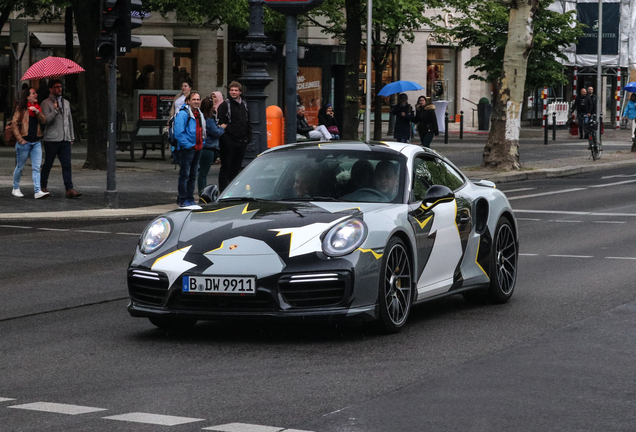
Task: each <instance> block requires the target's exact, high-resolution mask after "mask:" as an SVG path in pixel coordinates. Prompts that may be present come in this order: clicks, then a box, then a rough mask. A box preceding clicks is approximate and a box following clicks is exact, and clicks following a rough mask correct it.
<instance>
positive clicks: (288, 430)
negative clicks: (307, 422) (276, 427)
mask: <svg viewBox="0 0 636 432" xmlns="http://www.w3.org/2000/svg"><path fill="white" fill-rule="evenodd" d="M283 432H313V431H306V430H300V429H283Z"/></svg>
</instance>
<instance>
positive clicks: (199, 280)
mask: <svg viewBox="0 0 636 432" xmlns="http://www.w3.org/2000/svg"><path fill="white" fill-rule="evenodd" d="M182 291H183V292H184V293H202V294H234V295H254V294H256V278H255V277H232V276H216V277H210V276H184V277H183V288H182Z"/></svg>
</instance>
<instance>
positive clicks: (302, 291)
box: [278, 272, 351, 308]
mask: <svg viewBox="0 0 636 432" xmlns="http://www.w3.org/2000/svg"><path fill="white" fill-rule="evenodd" d="M350 289H351V274H350V273H349V272H333V273H331V272H330V273H307V274H296V275H284V276H282V277H281V278H280V279H279V280H278V290H279V291H280V293H281V295H282V296H283V298H284V299H285V301H286V302H287V303H288V304H290V305H291V306H293V307H304V308H307V307H321V306H334V305H338V304H340V303H342V302H343V301H344V300H345V299H346V298H348V296H349V292H350Z"/></svg>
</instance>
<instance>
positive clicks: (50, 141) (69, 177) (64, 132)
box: [42, 79, 82, 198]
mask: <svg viewBox="0 0 636 432" xmlns="http://www.w3.org/2000/svg"><path fill="white" fill-rule="evenodd" d="M49 92H50V93H51V94H50V95H49V97H48V98H47V99H44V101H43V102H42V112H43V113H44V115H45V116H46V129H45V131H44V152H45V155H44V166H43V167H42V191H44V192H48V183H49V173H50V172H51V167H52V166H53V162H55V157H56V156H57V158H58V159H59V160H60V164H61V165H62V179H63V180H64V188H65V189H66V198H77V197H78V196H81V195H82V194H81V193H79V192H77V191H76V190H75V189H73V174H72V171H71V146H72V145H73V141H75V132H74V131H73V117H72V116H71V105H70V104H69V102H68V101H67V100H66V99H64V98H63V97H62V82H61V81H60V80H58V79H52V80H50V81H49Z"/></svg>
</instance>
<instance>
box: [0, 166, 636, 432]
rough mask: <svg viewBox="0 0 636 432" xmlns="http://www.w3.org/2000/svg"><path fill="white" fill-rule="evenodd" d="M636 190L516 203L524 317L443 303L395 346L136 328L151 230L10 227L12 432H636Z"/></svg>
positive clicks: (601, 187)
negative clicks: (133, 313)
mask: <svg viewBox="0 0 636 432" xmlns="http://www.w3.org/2000/svg"><path fill="white" fill-rule="evenodd" d="M635 185H636V174H634V173H632V172H629V171H627V170H613V171H606V172H595V173H593V174H588V175H584V176H578V177H571V178H565V179H548V180H541V181H526V182H519V183H507V184H504V185H501V186H500V187H501V189H502V190H504V191H506V192H507V194H508V196H509V198H510V199H511V203H512V206H513V208H514V209H515V211H516V215H517V217H518V218H519V227H520V235H521V245H520V252H521V256H520V260H519V275H518V276H519V277H518V282H517V288H516V292H515V294H514V296H513V298H512V300H511V301H510V302H509V303H507V304H505V305H501V306H488V305H481V306H479V305H477V306H476V305H470V304H468V303H466V302H465V301H464V300H463V299H462V298H461V297H453V298H449V299H445V300H442V301H436V302H432V303H429V304H426V305H424V306H421V307H418V308H416V309H415V310H414V311H413V313H412V315H411V317H410V320H409V323H408V325H407V327H406V328H405V329H404V330H403V331H402V332H401V333H400V334H398V335H393V336H380V335H377V334H375V333H373V332H372V331H369V330H367V329H365V328H356V327H333V326H326V325H293V326H290V325H286V324H285V323H254V322H249V323H240V324H236V323H228V322H222V323H201V324H199V325H197V326H196V327H195V328H194V330H193V331H192V332H191V333H188V334H186V335H177V334H166V333H164V332H162V331H160V330H157V329H155V328H154V327H153V326H152V325H151V324H150V323H149V322H148V321H146V320H144V319H133V318H130V317H129V316H128V314H127V312H126V310H125V306H126V304H127V300H126V294H127V292H126V285H125V268H126V264H127V262H128V260H129V258H130V255H131V252H132V250H133V248H134V245H135V243H136V242H137V236H138V234H140V233H141V230H142V229H143V226H144V225H145V222H144V221H120V222H83V223H78V222H75V223H68V222H65V223H53V222H49V223H46V222H38V223H37V224H35V223H31V222H29V223H26V224H5V225H2V226H0V244H2V245H3V248H1V249H2V250H1V251H0V260H1V262H2V267H1V270H0V304H1V305H2V307H1V308H0V335H2V337H0V352H2V356H0V419H2V426H0V430H2V431H5V430H6V431H20V432H23V431H75V430H82V431H105V430H108V431H162V430H170V431H195V430H202V429H203V428H211V429H208V430H217V431H228V432H230V431H235V432H246V431H255V432H269V431H271V432H273V431H277V430H283V429H285V428H288V429H285V430H288V431H291V430H294V429H295V430H304V431H316V432H326V431H409V432H410V431H422V430H427V431H457V430H470V431H510V430H522V431H535V430H536V431H546V430H550V431H561V430H562V431H574V430H576V431H599V430H612V431H633V430H634V427H635V425H636V414H635V413H636V393H635V392H634V386H633V383H634V381H635V380H636V368H634V367H633V358H634V356H635V354H636V343H635V342H636V336H634V333H633V328H634V325H635V324H636V303H635V302H636V291H634V289H633V286H634V282H633V281H634V279H635V277H636V266H635V265H634V264H635V263H636V248H635V247H634V240H635V239H636V199H634V193H633V191H634V186H635ZM171 424H172V426H168V425H171Z"/></svg>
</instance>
